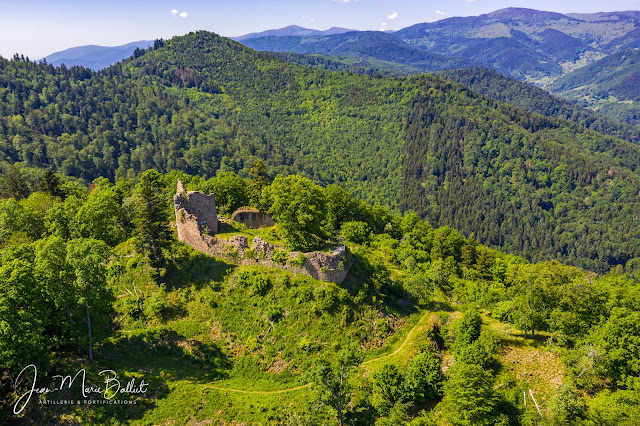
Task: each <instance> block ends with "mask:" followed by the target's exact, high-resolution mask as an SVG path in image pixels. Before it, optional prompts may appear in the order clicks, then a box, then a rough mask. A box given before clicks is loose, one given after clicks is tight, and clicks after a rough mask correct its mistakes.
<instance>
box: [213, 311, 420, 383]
mask: <svg viewBox="0 0 640 426" xmlns="http://www.w3.org/2000/svg"><path fill="white" fill-rule="evenodd" d="M429 314H431V312H425V313H424V314H423V315H422V316H421V317H420V319H419V320H418V322H417V323H416V325H414V326H413V327H412V328H411V330H409V332H408V333H407V337H405V339H404V340H403V341H402V344H401V345H400V346H398V348H397V349H396V350H395V351H393V352H391V353H390V354H387V355H382V356H380V357H378V358H374V359H370V360H369V361H365V362H363V363H362V364H360V367H365V366H366V365H367V364H371V363H373V362H376V361H380V360H382V359H386V358H389V357H392V356H394V355H396V354H398V353H400V351H402V350H403V349H404V347H405V346H406V345H407V343H408V342H409V341H410V340H411V338H412V336H413V334H414V332H415V331H416V329H417V328H418V326H420V325H421V324H422V321H423V320H424V318H425V317H426V316H427V315H429ZM312 384H313V383H307V384H306V385H302V386H296V387H294V388H287V389H280V390H274V391H250V390H242V389H231V388H226V387H223V386H215V385H202V386H204V387H207V388H211V389H215V390H219V391H225V392H236V393H244V394H254V395H272V394H278V393H286V392H295V391H297V390H301V389H305V388H308V387H310V386H311V385H312Z"/></svg>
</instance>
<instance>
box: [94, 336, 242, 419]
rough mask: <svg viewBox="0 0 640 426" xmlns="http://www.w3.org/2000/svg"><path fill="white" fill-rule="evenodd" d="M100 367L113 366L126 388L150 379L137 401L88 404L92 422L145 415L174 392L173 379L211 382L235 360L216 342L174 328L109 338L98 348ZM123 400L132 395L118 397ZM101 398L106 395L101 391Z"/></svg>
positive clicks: (222, 374) (223, 374) (226, 371)
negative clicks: (203, 339)
mask: <svg viewBox="0 0 640 426" xmlns="http://www.w3.org/2000/svg"><path fill="white" fill-rule="evenodd" d="M95 359H96V363H97V364H98V365H97V368H95V370H96V371H101V370H105V369H107V370H113V371H115V372H116V373H117V374H118V380H119V381H120V383H121V386H122V387H123V388H124V387H126V384H127V383H128V382H129V381H130V380H131V379H132V378H135V379H136V383H137V384H139V383H140V382H141V380H143V379H144V381H145V382H146V383H148V387H147V388H146V392H145V393H144V394H143V395H139V396H136V397H135V399H136V404H122V405H109V404H96V405H94V406H89V407H87V410H91V412H90V413H88V414H87V415H88V416H90V418H91V423H95V424H107V423H113V422H114V421H116V422H123V423H124V422H128V421H131V420H135V419H142V418H143V417H144V415H145V413H146V412H148V411H150V410H153V409H154V408H155V407H156V406H157V402H158V400H161V399H164V398H166V397H167V396H168V395H169V394H170V383H171V382H173V381H189V382H194V383H200V384H205V383H211V382H213V381H215V380H220V379H225V378H227V377H228V371H230V370H231V367H232V364H231V362H230V360H229V359H228V358H227V357H226V356H225V355H224V354H223V353H222V351H221V349H220V348H219V347H218V346H217V345H216V344H213V343H203V342H200V341H197V340H194V339H185V338H183V337H182V336H180V335H179V334H178V333H176V332H175V331H173V330H168V329H156V330H147V331H145V332H144V333H141V334H136V335H132V336H126V337H123V338H120V339H118V340H115V341H109V342H106V343H105V344H103V345H102V346H101V347H99V348H97V350H96V356H95ZM103 380H104V379H103ZM117 398H118V399H127V398H126V396H124V397H120V396H118V397H117ZM96 399H103V398H102V397H101V396H98V398H96Z"/></svg>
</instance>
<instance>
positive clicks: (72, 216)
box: [45, 196, 83, 240]
mask: <svg viewBox="0 0 640 426" xmlns="http://www.w3.org/2000/svg"><path fill="white" fill-rule="evenodd" d="M82 204H83V200H82V199H80V198H78V197H76V196H70V197H67V199H65V200H64V202H63V203H56V204H54V205H53V206H52V207H51V208H50V209H49V210H48V211H47V214H46V217H45V225H46V227H47V232H49V234H51V235H56V236H58V237H61V238H63V239H65V240H70V239H73V238H78V237H80V225H79V224H78V222H77V213H78V210H80V207H81V206H82Z"/></svg>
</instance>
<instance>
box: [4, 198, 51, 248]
mask: <svg viewBox="0 0 640 426" xmlns="http://www.w3.org/2000/svg"><path fill="white" fill-rule="evenodd" d="M33 197H34V198H33V199H31V200H28V199H23V200H21V201H19V202H18V201H16V200H15V199H13V198H9V199H7V200H0V240H8V239H9V238H10V237H11V235H12V234H14V233H24V234H26V236H28V237H29V238H31V239H33V240H36V239H38V238H40V237H41V236H42V233H43V232H44V231H45V227H44V210H43V209H45V208H46V206H45V205H41V204H40V203H38V199H41V198H43V197H41V196H40V195H37V194H34V196H33ZM44 198H46V197H44ZM49 201H51V200H50V199H49V198H46V202H47V205H48V203H49Z"/></svg>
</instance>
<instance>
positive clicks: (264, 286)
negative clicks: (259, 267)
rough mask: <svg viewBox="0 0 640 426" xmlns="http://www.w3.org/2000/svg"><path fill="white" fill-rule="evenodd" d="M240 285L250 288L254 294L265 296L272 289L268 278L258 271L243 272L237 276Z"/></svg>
mask: <svg viewBox="0 0 640 426" xmlns="http://www.w3.org/2000/svg"><path fill="white" fill-rule="evenodd" d="M237 280H238V285H240V286H241V287H244V288H248V289H249V290H250V291H251V292H252V293H253V294H259V295H264V294H265V293H266V292H267V291H268V290H269V288H270V287H271V282H270V281H269V279H268V278H265V277H263V276H262V275H260V274H259V273H257V272H256V271H250V270H242V271H240V272H238V275H237Z"/></svg>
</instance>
